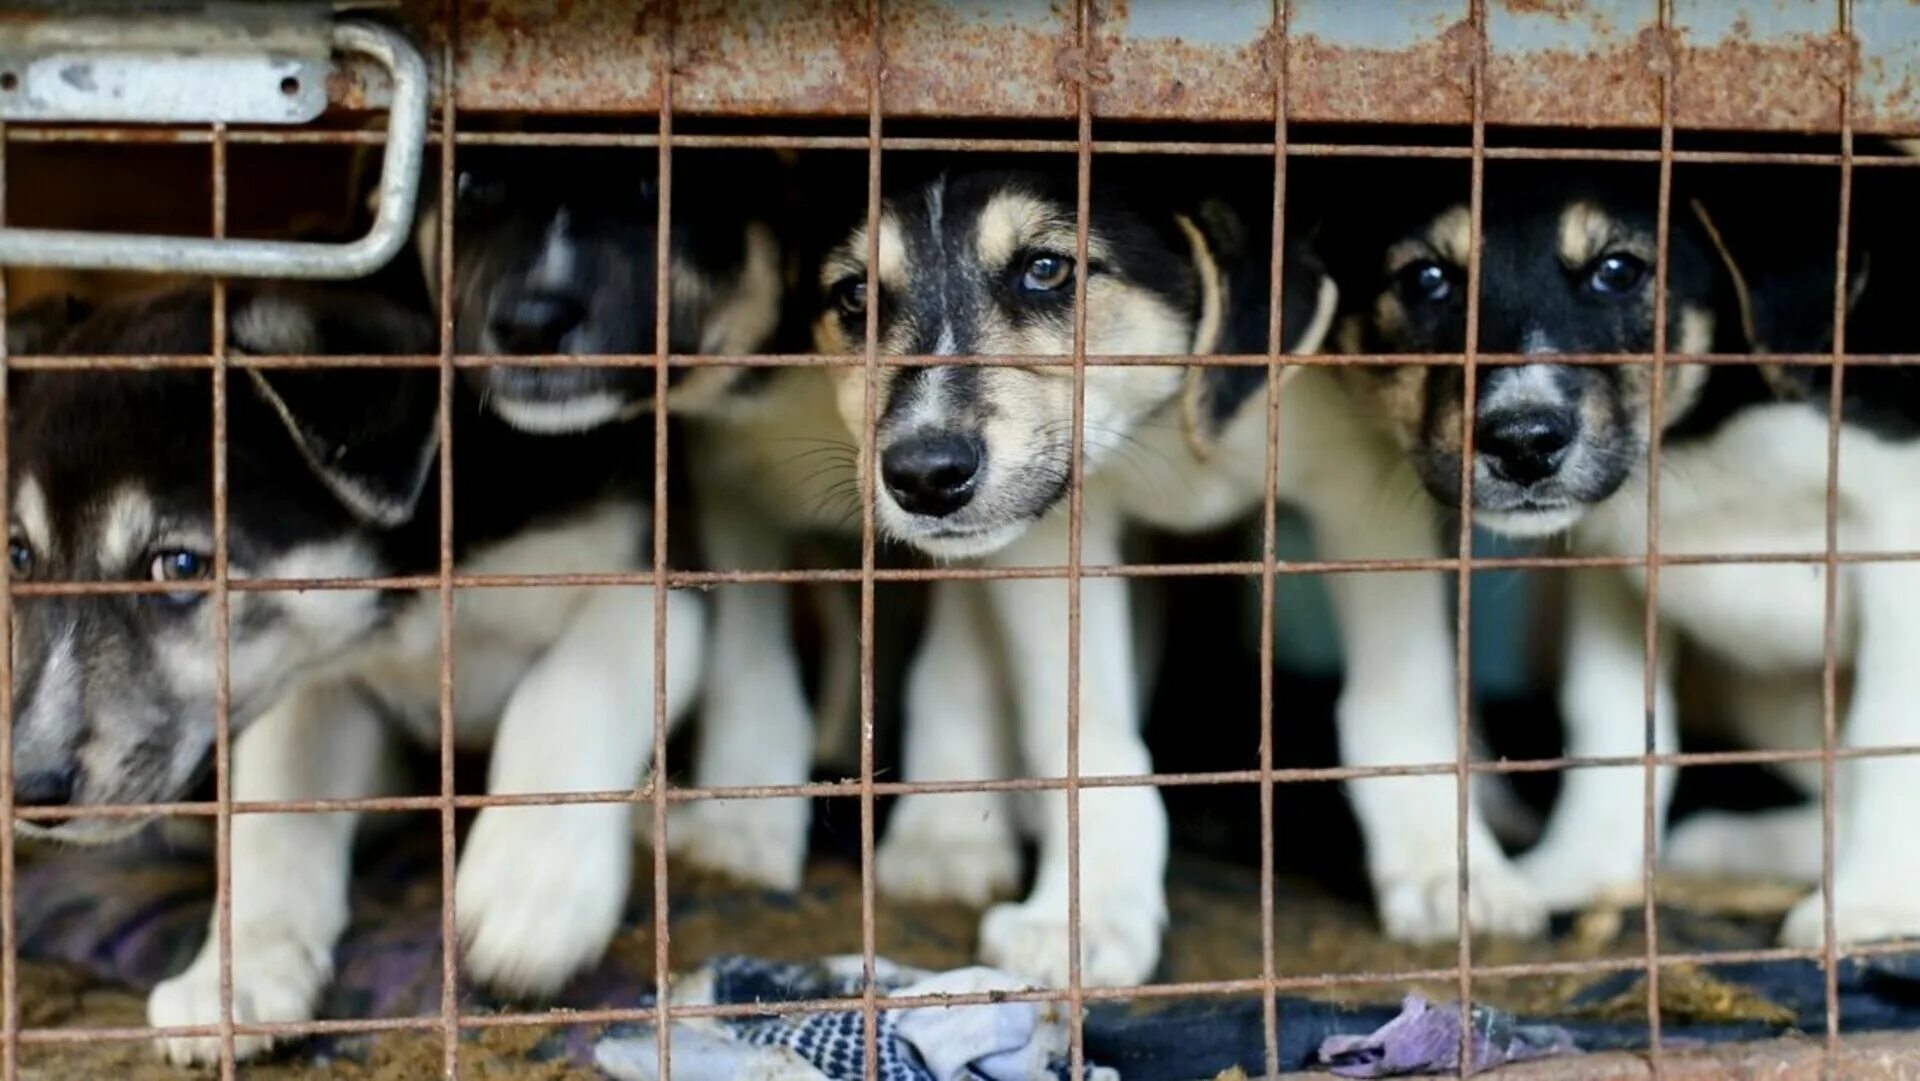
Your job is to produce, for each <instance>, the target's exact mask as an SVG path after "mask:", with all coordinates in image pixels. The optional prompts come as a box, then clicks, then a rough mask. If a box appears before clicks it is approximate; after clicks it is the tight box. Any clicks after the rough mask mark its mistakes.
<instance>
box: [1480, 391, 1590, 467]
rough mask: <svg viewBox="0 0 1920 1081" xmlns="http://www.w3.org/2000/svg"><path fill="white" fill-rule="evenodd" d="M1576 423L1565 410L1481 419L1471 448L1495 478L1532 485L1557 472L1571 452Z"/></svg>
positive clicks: (1532, 411) (1508, 414)
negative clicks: (1477, 452) (1485, 462)
mask: <svg viewBox="0 0 1920 1081" xmlns="http://www.w3.org/2000/svg"><path fill="white" fill-rule="evenodd" d="M1578 430H1579V419H1578V418H1577V417H1575V416H1574V414H1573V413H1572V412H1571V411H1569V410H1561V409H1529V410H1520V411H1508V412H1501V413H1494V414H1491V415H1489V416H1485V417H1481V418H1480V421H1479V423H1478V424H1476V425H1475V426H1474V429H1473V445H1474V447H1475V448H1476V449H1477V450H1478V451H1479V452H1480V453H1481V454H1484V455H1486V458H1487V463H1488V465H1490V466H1491V467H1492V469H1493V472H1494V474H1495V475H1496V476H1499V477H1501V478H1503V479H1505V480H1510V481H1512V482H1513V483H1515V484H1533V483H1535V482H1536V481H1541V480H1545V479H1546V478H1548V477H1551V476H1553V474H1554V473H1555V472H1556V471H1558V470H1559V468H1560V465H1561V463H1563V462H1565V461H1566V460H1567V452H1568V451H1570V450H1572V449H1573V437H1574V435H1575V434H1576V433H1577V431H1578Z"/></svg>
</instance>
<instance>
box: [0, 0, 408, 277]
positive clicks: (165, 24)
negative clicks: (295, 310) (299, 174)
mask: <svg viewBox="0 0 1920 1081" xmlns="http://www.w3.org/2000/svg"><path fill="white" fill-rule="evenodd" d="M147 10H151V8H150V7H149V8H148V9H147ZM315 10H316V9H314V8H312V7H311V6H309V5H298V6H293V7H291V12H293V13H296V14H295V15H294V16H293V17H289V8H288V6H283V5H278V4H275V5H266V4H220V5H210V6H209V5H196V11H197V12H198V13H199V14H198V16H197V17H192V18H185V19H184V20H182V18H181V17H179V16H177V15H176V16H175V17H173V18H172V19H171V20H168V19H156V18H153V17H147V18H138V17H131V16H130V17H129V18H128V19H127V20H126V21H124V22H123V23H117V24H103V22H102V21H101V20H100V19H99V18H97V17H79V18H74V19H70V20H69V19H62V18H58V17H48V18H45V19H40V20H37V21H33V22H32V23H31V24H30V27H31V28H30V29H28V30H25V31H22V32H16V33H13V34H0V119H34V120H47V119H66V120H73V119H82V118H84V119H89V120H118V121H136V122H159V123H187V122H203V123H204V122H217V121H235V122H259V123H282V124H291V123H299V122H302V121H306V120H311V119H313V118H314V117H315V116H318V115H319V114H320V113H321V112H323V111H324V110H325V108H326V74H327V70H328V67H329V58H330V56H331V54H333V53H335V52H339V53H357V54H360V55H363V56H367V57H370V58H371V59H373V60H374V61H375V62H377V63H379V64H380V65H381V66H383V67H385V68H386V69H387V71H388V73H389V74H390V76H391V77H392V80H393V97H392V103H391V108H390V111H389V113H388V118H387V139H386V154H385V157H384V158H383V160H382V164H381V169H380V194H379V211H378V214H377V216H376V218H375V220H374V223H373V226H372V227H371V228H370V229H368V230H367V234H366V235H365V236H363V237H361V238H360V239H358V240H355V241H352V242H349V243H346V244H319V243H310V242H304V241H283V240H236V239H210V238H209V239H202V238H182V237H176V236H151V235H127V234H109V233H89V232H77V231H73V230H61V229H11V228H8V229H0V266H37V267H64V268H69V269H84V270H133V271H152V272H158V273H172V274H193V275H217V276H232V277H271V278H358V277H364V276H366V275H368V274H371V273H372V272H374V271H376V270H378V269H380V268H381V267H383V266H385V265H386V264H387V262H388V261H390V260H391V259H392V258H393V257H394V255H395V254H396V253H397V252H399V250H400V249H401V247H403V246H404V245H405V244H406V243H407V239H408V235H409V233H410V232H411V231H412V227H413V211H414V203H415V201H416V199H417V197H418V195H419V190H420V163H421V160H422V158H423V157H424V154H425V149H426V133H427V96H428V84H427V65H426V61H425V60H423V59H422V58H421V56H420V53H419V50H417V49H416V48H415V47H414V45H413V43H412V42H410V41H408V40H407V39H406V37H405V36H403V35H402V34H400V33H399V32H398V31H396V30H393V29H391V28H389V27H387V26H384V25H381V24H379V23H375V22H369V21H365V20H359V19H345V20H341V21H339V22H330V21H328V20H326V19H325V18H320V19H317V20H316V19H314V18H312V17H311V16H310V14H309V15H308V16H305V17H303V16H301V15H299V14H297V13H311V12H313V11H315ZM317 10H318V11H319V12H320V14H322V15H324V14H325V12H326V10H327V9H325V8H324V7H322V8H319V9H317ZM269 11H278V12H279V14H278V16H277V17H275V18H273V19H271V20H267V19H265V18H263V15H262V13H263V12H269ZM112 25H122V26H123V28H124V29H125V31H126V32H125V33H124V34H122V33H114V32H113V31H112V30H111V26H112ZM216 27H217V28H219V29H217V30H212V31H211V32H212V33H213V34H214V36H213V37H212V38H209V37H208V36H206V35H207V34H208V33H209V32H210V28H216ZM194 35H198V36H194ZM28 38H30V39H31V41H28V42H26V43H25V45H24V48H25V50H26V51H25V52H21V51H18V50H20V49H21V48H23V39H28ZM189 41H192V42H195V44H188V42H189ZM209 42H211V44H209ZM242 46H244V47H242ZM28 53H31V54H32V55H34V56H35V57H37V58H36V59H33V60H31V61H29V62H25V63H21V62H20V60H21V57H22V56H25V55H27V54H28ZM243 83H255V84H259V85H257V86H242V85H241V84H243ZM59 87H65V89H64V90H62V89H59ZM262 88H264V89H262ZM269 97H271V98H273V99H277V100H273V101H271V102H269V100H268V98H269Z"/></svg>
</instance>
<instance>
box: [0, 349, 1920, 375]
mask: <svg viewBox="0 0 1920 1081" xmlns="http://www.w3.org/2000/svg"><path fill="white" fill-rule="evenodd" d="M1668 357H1669V359H1670V360H1671V361H1672V362H1674V363H1682V362H1684V363H1687V364H1701V365H1729V366H1738V365H1748V364H1752V363H1753V357H1752V355H1751V354H1746V353H1697V354H1696V353H1685V354H1668ZM513 359H514V366H515V367H523V368H570V367H595V368H651V367H653V366H654V365H655V363H657V361H658V358H657V357H655V356H654V355H653V354H650V353H647V354H636V353H619V354H607V355H605V356H600V355H594V356H591V357H587V356H575V355H571V354H562V355H537V356H527V357H515V358H513ZM1086 359H1087V364H1086V366H1087V367H1088V368H1139V367H1164V366H1168V365H1174V366H1180V365H1186V364H1190V363H1192V362H1193V358H1192V357H1191V356H1190V355H1188V354H1184V353H1173V354H1144V353H1143V354H1089V355H1088V357H1087V358H1086ZM1539 359H1540V358H1538V357H1531V356H1527V355H1526V354H1522V353H1486V354H1479V355H1476V357H1475V359H1474V363H1475V364H1476V365H1478V366H1480V367H1482V368H1493V367H1516V366H1519V365H1525V364H1537V363H1539ZM1652 360H1653V354H1651V353H1564V354H1555V355H1554V358H1553V362H1554V363H1555V364H1563V365H1570V366H1571V365H1578V366H1584V367H1600V368H1607V367H1624V366H1628V365H1633V366H1639V365H1644V364H1649V363H1651V362H1652ZM523 361H524V363H522V362H523ZM1767 362H1768V363H1769V364H1775V365H1780V366H1787V367H1801V368H1812V367H1824V366H1826V365H1827V364H1829V363H1831V362H1832V354H1830V353H1780V354H1768V356H1767ZM228 363H229V367H232V368H236V369H241V370H265V371H277V370H282V369H296V370H297V369H302V368H324V369H327V370H338V369H345V368H368V369H386V368H437V367H439V366H440V358H439V357H437V356H428V355H417V356H348V357H330V356H324V355H319V356H300V355H289V356H265V355H262V356H251V355H249V356H234V357H230V358H228ZM1206 363H1207V364H1208V366H1210V367H1218V368H1264V367H1265V366H1266V364H1267V357H1266V355H1265V354H1262V353H1233V354H1227V353H1222V354H1219V355H1217V356H1210V357H1208V358H1207V361H1206ZM1286 363H1287V364H1288V365H1289V366H1292V367H1301V368H1356V367H1399V366H1402V365H1406V364H1410V363H1413V364H1420V365H1425V366H1430V367H1453V368H1458V367H1462V366H1464V365H1465V363H1466V356H1465V354H1463V353H1353V354H1341V353H1326V354H1313V355H1295V356H1289V357H1288V358H1287V360H1286ZM1847 363H1848V364H1849V365H1853V366H1856V367H1861V366H1895V365H1909V364H1916V363H1920V353H1863V354H1858V355H1853V356H1849V357H1847ZM499 364H500V358H499V357H495V356H487V355H466V356H461V355H456V356H455V357H454V358H453V365H454V367H455V368H459V369H469V368H491V367H496V366H498V365H499ZM667 364H668V366H669V367H673V368H704V367H744V368H857V367H860V359H859V357H858V356H857V355H855V356H833V355H826V354H812V353H770V354H765V355H746V356H727V355H722V354H714V355H706V354H681V353H675V354H672V355H670V356H668V357H667ZM211 366H212V362H211V361H210V359H209V358H208V357H207V356H205V355H204V354H200V355H184V356H182V355H162V356H153V355H131V356H111V355H108V356H32V355H27V356H20V357H15V358H14V359H13V362H12V367H13V368H14V369H15V370H18V371H62V372H66V371H152V370H154V369H169V370H174V369H177V370H187V371H192V370H198V369H205V368H209V367H211ZM887 366H888V367H890V368H928V367H948V366H952V367H968V368H1014V367H1017V368H1070V367H1072V362H1071V358H1069V357H1066V356H1054V355H1048V356H1020V355H986V356H974V357H943V356H939V355H937V354H915V355H910V356H899V357H891V356H890V357H888V358H887Z"/></svg>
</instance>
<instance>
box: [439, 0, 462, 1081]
mask: <svg viewBox="0 0 1920 1081" xmlns="http://www.w3.org/2000/svg"><path fill="white" fill-rule="evenodd" d="M459 7H460V5H459V3H458V2H457V0H441V3H440V20H441V26H442V38H441V42H440V74H441V83H440V86H441V94H442V97H441V101H440V130H441V132H442V134H443V135H445V136H446V137H447V138H448V139H452V138H453V137H454V136H453V133H454V132H455V131H456V130H457V129H458V126H459V117H458V115H457V113H458V111H459V110H458V107H457V106H456V105H455V104H454V103H455V101H456V100H457V99H458V97H459V94H458V92H457V91H458V79H459V75H460V72H459V64H458V63H457V62H456V61H455V57H456V56H457V55H458V52H459V42H460V12H459ZM453 196H454V162H453V155H452V154H450V153H442V154H441V155H440V235H439V236H438V237H437V238H436V242H437V244H438V246H439V256H440V259H439V267H438V268H437V269H438V270H439V273H440V296H439V300H440V311H439V315H440V364H439V377H440V378H439V393H440V408H439V410H438V413H437V415H436V417H435V421H434V423H435V424H436V425H437V426H438V429H439V442H440V469H439V478H438V479H439V485H440V491H439V499H440V536H439V542H440V551H439V564H438V569H437V579H438V580H437V581H436V582H435V584H434V588H435V589H437V590H438V591H439V601H440V657H439V662H440V665H439V667H440V698H439V702H438V707H439V726H438V733H437V734H438V737H439V752H440V753H439V767H440V776H439V786H440V791H439V797H440V798H439V800H438V807H437V809H438V810H439V813H440V814H439V826H440V1034H441V1035H440V1039H441V1072H442V1073H443V1074H444V1075H445V1076H446V1077H447V1078H449V1079H452V1078H457V1077H459V1076H460V950H459V945H460V935H459V929H458V924H457V914H456V913H455V911H454V892H455V891H454V884H455V876H454V854H455V851H456V847H455V838H454V794H455V784H454V769H453V767H454V753H453V752H454V748H453V730H454V722H453V710H454V700H453V663H454V659H453V644H454V633H453V632H454V627H453V609H454V590H455V586H454V580H453V578H454V566H453V520H454V519H453V516H454V513H455V510H456V508H455V507H454V499H453V491H454V487H453V453H454V448H453V382H454V379H455V378H457V375H456V373H455V371H454V365H453V355H454V352H455V350H456V348H457V345H456V343H455V340H454V333H453V258H454V244H455V240H454V212H453V210H454V198H453Z"/></svg>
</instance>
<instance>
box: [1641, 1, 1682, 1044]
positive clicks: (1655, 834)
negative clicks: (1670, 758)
mask: <svg viewBox="0 0 1920 1081" xmlns="http://www.w3.org/2000/svg"><path fill="white" fill-rule="evenodd" d="M1672 25H1673V10H1672V0H1660V46H1659V52H1658V53H1657V55H1656V56H1655V57H1654V63H1655V64H1657V65H1658V66H1659V71H1658V73H1657V74H1658V77H1659V78H1658V86H1657V87H1656V93H1657V94H1658V95H1659V98H1660V192H1659V200H1658V206H1657V209H1656V211H1655V217H1654V247H1653V394H1652V395H1651V398H1650V401H1649V404H1648V409H1649V411H1650V416H1649V419H1648V422H1647V432H1648V438H1647V544H1646V558H1645V559H1644V560H1643V561H1642V564H1641V566H1642V567H1643V569H1644V573H1645V575H1646V592H1645V596H1644V598H1643V599H1642V601H1641V620H1642V626H1641V649H1642V652H1641V659H1640V660H1641V669H1640V690H1641V700H1640V711H1641V712H1640V717H1641V740H1642V742H1641V749H1642V750H1643V751H1644V752H1645V754H1646V755H1647V756H1648V757H1647V758H1646V759H1643V761H1642V764H1641V767H1640V768H1641V790H1640V791H1641V796H1640V798H1641V806H1640V843H1641V849H1640V905H1641V908H1640V918H1641V922H1642V925H1643V927H1644V933H1645V935H1646V957H1647V969H1646V986H1647V996H1646V997H1647V1053H1648V1056H1647V1057H1648V1065H1649V1066H1650V1067H1651V1068H1652V1070H1653V1075H1654V1077H1656V1078H1658V1077H1660V1076H1662V1075H1663V1074H1664V1073H1665V1070H1666V1060H1665V1058H1664V1057H1663V1048H1662V1047H1661V1045H1660V965H1659V963H1658V962H1659V958H1660V919H1659V908H1658V898H1656V897H1655V896H1654V872H1655V870H1656V867H1657V859H1656V857H1655V852H1656V851H1657V846H1658V844H1659V840H1660V816H1659V815H1658V814H1657V813H1656V807H1655V804H1656V801H1657V799H1658V792H1659V789H1658V780H1659V776H1660V770H1659V767H1657V766H1655V765H1654V764H1653V762H1652V760H1651V756H1652V755H1653V754H1654V753H1655V752H1657V751H1658V750H1659V746H1658V742H1657V740H1656V737H1655V730H1656V723H1655V712H1656V710H1657V709H1658V699H1659V681H1660V452H1661V449H1662V447H1661V438H1662V435H1663V434H1664V425H1665V418H1666V376H1667V299H1668V287H1669V282H1668V277H1667V275H1668V271H1669V269H1670V266H1671V260H1670V258H1669V256H1670V254H1671V253H1670V250H1669V249H1670V245H1671V240H1672V233H1671V230H1670V229H1669V223H1668V221H1667V218H1668V215H1669V213H1670V212H1671V210H1672V205H1673V65H1674V55H1673V38H1672V36H1671V34H1672ZM1676 723H1677V722H1676Z"/></svg>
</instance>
